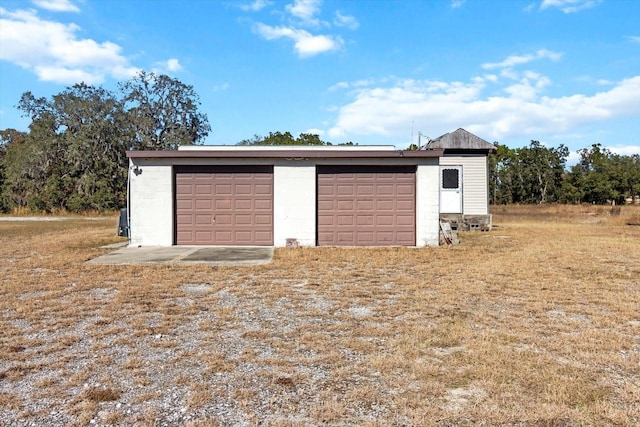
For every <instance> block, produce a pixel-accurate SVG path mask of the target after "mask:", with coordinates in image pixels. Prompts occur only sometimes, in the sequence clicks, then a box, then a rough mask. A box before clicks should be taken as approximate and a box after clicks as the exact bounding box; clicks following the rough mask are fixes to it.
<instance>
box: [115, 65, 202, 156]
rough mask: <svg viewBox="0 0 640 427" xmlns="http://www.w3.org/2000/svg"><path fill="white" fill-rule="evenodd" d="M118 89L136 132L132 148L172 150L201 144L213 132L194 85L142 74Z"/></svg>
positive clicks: (143, 72)
mask: <svg viewBox="0 0 640 427" xmlns="http://www.w3.org/2000/svg"><path fill="white" fill-rule="evenodd" d="M119 87H120V91H121V93H122V94H123V101H124V102H125V106H126V110H127V114H128V122H129V124H130V125H131V126H132V127H133V132H134V133H133V136H134V137H133V141H132V144H131V146H130V148H131V149H137V150H172V149H176V148H177V147H178V146H180V145H190V144H198V143H201V142H202V140H203V139H204V138H206V136H207V135H208V134H209V132H210V131H211V126H210V125H209V119H208V118H207V115H206V114H204V113H201V112H199V111H198V107H199V106H200V98H199V96H198V95H197V94H196V92H195V90H194V89H193V86H190V85H186V84H184V83H182V82H181V81H179V80H177V79H174V78H171V77H169V76H167V75H164V74H159V75H158V74H155V73H147V72H145V71H141V72H140V73H139V74H138V75H137V76H136V77H134V78H132V79H131V80H129V81H127V82H124V83H121V84H120V85H119Z"/></svg>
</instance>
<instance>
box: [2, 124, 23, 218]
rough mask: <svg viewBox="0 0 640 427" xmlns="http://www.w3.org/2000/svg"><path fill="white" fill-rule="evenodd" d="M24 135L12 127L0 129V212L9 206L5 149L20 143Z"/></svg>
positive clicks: (6, 209) (5, 210)
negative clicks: (6, 188) (6, 187)
mask: <svg viewBox="0 0 640 427" xmlns="http://www.w3.org/2000/svg"><path fill="white" fill-rule="evenodd" d="M25 136H26V133H25V132H20V131H17V130H15V129H12V128H9V129H4V130H0V212H7V211H8V210H9V207H10V203H9V201H8V200H7V198H6V197H7V195H6V191H5V186H6V183H7V166H6V164H7V163H8V160H7V159H6V156H7V151H8V150H9V149H10V148H11V147H12V146H13V145H14V144H20V143H21V142H22V141H23V140H24V138H25Z"/></svg>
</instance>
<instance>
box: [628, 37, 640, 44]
mask: <svg viewBox="0 0 640 427" xmlns="http://www.w3.org/2000/svg"><path fill="white" fill-rule="evenodd" d="M627 39H629V41H630V42H631V43H640V36H627Z"/></svg>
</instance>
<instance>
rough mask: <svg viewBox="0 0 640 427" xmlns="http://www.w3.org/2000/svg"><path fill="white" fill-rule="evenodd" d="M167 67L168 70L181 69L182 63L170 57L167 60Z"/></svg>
mask: <svg viewBox="0 0 640 427" xmlns="http://www.w3.org/2000/svg"><path fill="white" fill-rule="evenodd" d="M167 69H168V70H169V71H180V70H182V65H180V61H178V60H177V59H176V58H171V59H169V60H168V61H167Z"/></svg>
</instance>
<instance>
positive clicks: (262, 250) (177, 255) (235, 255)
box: [87, 246, 273, 266]
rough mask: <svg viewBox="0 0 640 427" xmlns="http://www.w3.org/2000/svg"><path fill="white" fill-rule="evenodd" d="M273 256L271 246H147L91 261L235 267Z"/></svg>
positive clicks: (269, 260) (260, 261) (262, 261)
mask: <svg viewBox="0 0 640 427" xmlns="http://www.w3.org/2000/svg"><path fill="white" fill-rule="evenodd" d="M272 259H273V247H271V246H162V247H160V246H145V247H126V248H121V249H118V250H117V251H114V252H111V253H108V254H105V255H102V256H99V257H98V258H94V259H92V260H90V261H87V263H88V264H110V265H139V264H175V265H189V264H192V265H210V266H224V265H229V266H234V265H261V264H268V263H269V262H271V260H272Z"/></svg>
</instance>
